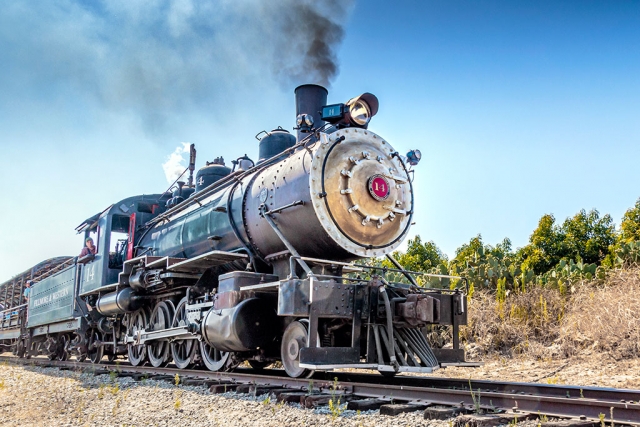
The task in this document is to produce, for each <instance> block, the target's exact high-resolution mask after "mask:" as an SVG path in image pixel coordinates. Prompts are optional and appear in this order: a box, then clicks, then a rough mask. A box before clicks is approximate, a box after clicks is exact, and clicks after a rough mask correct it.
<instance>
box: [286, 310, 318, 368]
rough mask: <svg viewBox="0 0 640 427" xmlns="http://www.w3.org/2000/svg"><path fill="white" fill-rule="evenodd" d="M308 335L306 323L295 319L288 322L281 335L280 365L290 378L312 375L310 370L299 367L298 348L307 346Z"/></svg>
mask: <svg viewBox="0 0 640 427" xmlns="http://www.w3.org/2000/svg"><path fill="white" fill-rule="evenodd" d="M308 335H309V333H308V329H307V325H305V324H304V323H301V322H297V321H296V322H292V323H290V324H289V326H287V329H285V331H284V335H282V345H281V346H280V356H281V357H282V366H284V370H285V372H286V373H287V375H289V376H290V377H292V378H301V377H304V378H310V377H311V376H312V375H313V371H312V370H310V369H305V368H301V367H300V349H301V348H303V347H306V346H307V336H308Z"/></svg>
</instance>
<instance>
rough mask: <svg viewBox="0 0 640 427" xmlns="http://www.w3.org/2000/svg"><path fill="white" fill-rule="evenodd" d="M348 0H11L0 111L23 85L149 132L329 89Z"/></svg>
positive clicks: (2, 30) (4, 13)
mask: <svg viewBox="0 0 640 427" xmlns="http://www.w3.org/2000/svg"><path fill="white" fill-rule="evenodd" d="M353 3H354V1H353V0H350V1H337V0H329V1H325V2H321V1H309V0H198V1H196V0H164V1H163V0H160V1H154V2H142V1H107V0H103V1H91V2H87V1H81V0H60V1H57V2H41V3H38V5H37V6H34V5H33V3H32V2H30V1H26V0H14V1H12V2H8V3H6V4H4V5H3V7H2V8H1V10H0V46H2V49H0V63H2V64H4V65H3V66H2V67H0V92H2V93H3V97H2V98H3V99H2V100H0V110H1V109H2V107H9V103H12V102H17V100H19V99H20V98H21V97H22V96H23V95H24V93H25V92H29V93H34V94H36V95H37V96H39V97H41V98H43V99H47V97H50V98H57V99H59V98H60V97H72V98H74V100H76V104H79V103H80V102H85V103H97V105H100V106H101V108H106V109H107V110H111V111H116V112H118V113H122V112H126V113H131V114H132V115H134V116H138V117H140V118H141V119H142V121H143V123H144V124H145V127H146V128H149V129H157V128H158V127H161V126H162V123H163V122H166V121H167V120H168V119H169V118H171V117H172V116H175V115H176V114H186V113H188V112H190V111H214V110H216V109H217V108H221V105H225V104H226V105H228V104H229V102H231V101H232V100H233V99H238V98H241V97H242V96H243V94H249V93H252V92H256V91H257V90H260V89H261V88H263V87H265V86H273V84H274V83H275V84H276V85H277V86H279V87H281V88H283V89H286V90H287V91H290V90H293V87H295V86H296V85H298V84H302V83H318V84H322V85H330V83H331V81H332V80H333V79H334V78H335V77H336V75H337V73H338V61H337V49H338V47H339V46H340V43H341V41H342V40H343V37H344V33H345V30H344V26H345V24H346V20H347V19H348V16H349V14H350V12H351V11H352V9H353ZM3 103H4V105H3ZM225 108H228V107H225Z"/></svg>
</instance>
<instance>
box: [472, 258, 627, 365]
mask: <svg viewBox="0 0 640 427" xmlns="http://www.w3.org/2000/svg"><path fill="white" fill-rule="evenodd" d="M571 289H572V292H570V293H568V294H566V295H562V294H561V293H560V292H559V291H558V290H556V289H546V288H542V287H533V288H530V289H528V290H527V292H524V293H511V294H509V295H507V298H506V300H505V301H504V302H499V301H497V300H496V296H495V294H493V293H490V292H477V293H476V294H475V295H474V296H473V298H472V300H471V301H470V304H469V325H468V326H466V327H463V328H462V330H461V333H462V337H463V339H464V340H465V341H466V343H467V345H468V346H469V347H471V348H473V349H474V350H475V352H477V353H479V354H494V353H498V354H506V355H517V354H523V355H527V356H532V357H537V358H558V357H567V356H570V355H573V354H576V353H577V352H579V351H580V350H583V349H593V350H596V351H603V352H608V353H610V354H611V355H612V356H613V357H614V358H625V357H637V356H640V269H639V268H634V269H626V270H614V271H612V272H610V273H609V275H608V277H607V279H606V280H605V281H604V282H598V281H593V282H587V283H575V284H574V285H573V286H572V287H571Z"/></svg>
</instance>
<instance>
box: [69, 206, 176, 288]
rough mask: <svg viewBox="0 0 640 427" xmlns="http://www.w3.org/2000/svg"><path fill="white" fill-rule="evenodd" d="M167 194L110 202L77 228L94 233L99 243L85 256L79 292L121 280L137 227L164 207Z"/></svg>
mask: <svg viewBox="0 0 640 427" xmlns="http://www.w3.org/2000/svg"><path fill="white" fill-rule="evenodd" d="M167 197H168V196H160V195H151V196H135V197H130V198H127V199H125V200H122V201H120V202H118V203H115V204H113V205H111V206H109V207H108V208H107V209H105V210H104V211H102V212H100V213H98V214H96V215H94V216H92V217H90V218H88V219H87V220H85V221H84V222H83V223H82V224H80V225H79V226H78V227H76V231H77V232H78V233H83V234H84V236H85V239H86V238H88V237H91V238H92V239H93V241H94V244H95V245H96V247H97V252H96V254H95V256H94V257H84V258H81V259H79V260H78V262H81V263H84V264H85V265H84V268H83V269H82V273H81V277H80V294H81V295H87V294H90V293H94V292H95V291H99V290H100V288H102V287H105V286H109V285H112V284H115V283H117V282H118V275H119V274H120V273H121V272H122V267H123V265H124V262H125V261H126V260H127V259H130V258H132V256H133V253H134V248H135V245H136V243H137V240H138V238H139V236H136V230H137V229H138V228H139V227H140V226H141V225H142V224H144V223H145V222H147V221H149V220H150V219H152V218H153V217H154V216H156V215H158V214H159V213H161V212H162V211H163V206H164V204H165V203H166V198H167Z"/></svg>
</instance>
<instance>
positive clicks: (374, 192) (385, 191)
mask: <svg viewBox="0 0 640 427" xmlns="http://www.w3.org/2000/svg"><path fill="white" fill-rule="evenodd" d="M390 191H391V189H390V188H389V182H388V181H387V179H386V178H385V177H383V176H382V175H378V174H376V175H373V176H372V177H371V178H369V194H371V196H372V197H373V198H374V199H376V200H387V197H389V192H390Z"/></svg>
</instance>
